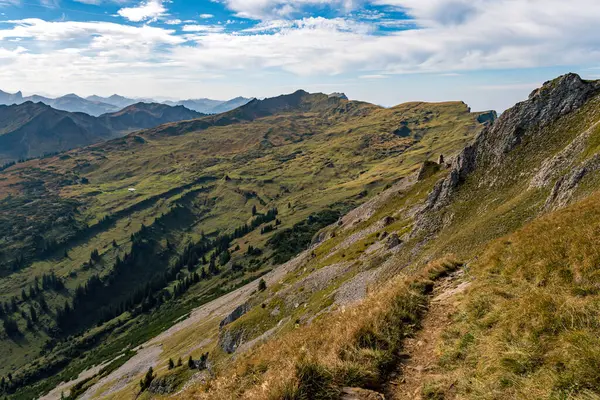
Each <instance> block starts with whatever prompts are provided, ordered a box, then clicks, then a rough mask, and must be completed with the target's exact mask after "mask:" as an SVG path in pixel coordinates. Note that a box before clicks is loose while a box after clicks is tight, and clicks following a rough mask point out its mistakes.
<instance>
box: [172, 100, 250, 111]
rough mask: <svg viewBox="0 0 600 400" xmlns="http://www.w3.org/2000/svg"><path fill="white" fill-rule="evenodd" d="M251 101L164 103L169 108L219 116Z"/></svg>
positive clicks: (183, 101)
mask: <svg viewBox="0 0 600 400" xmlns="http://www.w3.org/2000/svg"><path fill="white" fill-rule="evenodd" d="M251 100H252V99H248V98H245V97H236V98H233V99H231V100H227V101H222V100H213V99H190V100H181V101H166V102H165V104H168V105H170V106H184V107H185V108H189V109H190V110H194V111H197V112H200V113H203V114H221V113H224V112H227V111H231V110H233V109H235V108H238V107H241V106H243V105H245V104H247V103H248V102H249V101H251Z"/></svg>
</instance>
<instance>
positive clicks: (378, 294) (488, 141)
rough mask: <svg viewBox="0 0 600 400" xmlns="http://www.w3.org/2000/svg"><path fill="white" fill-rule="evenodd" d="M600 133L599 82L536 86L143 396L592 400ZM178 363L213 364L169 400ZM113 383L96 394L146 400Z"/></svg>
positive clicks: (164, 372)
mask: <svg viewBox="0 0 600 400" xmlns="http://www.w3.org/2000/svg"><path fill="white" fill-rule="evenodd" d="M599 124H600V82H593V81H583V80H581V78H580V77H579V76H577V75H573V74H570V75H565V76H562V77H560V78H558V79H556V80H554V81H550V82H547V83H546V84H545V85H544V86H543V87H542V88H540V89H539V90H536V91H534V92H533V93H532V94H531V96H530V97H529V99H528V100H526V101H524V102H522V103H519V104H517V105H516V106H515V107H513V108H511V109H509V110H508V111H506V112H505V113H503V114H502V116H501V117H500V118H499V119H498V120H497V121H496V122H495V123H494V124H491V125H489V126H487V127H486V128H484V129H483V130H482V132H481V133H480V134H479V135H477V137H476V138H475V140H474V141H473V142H472V143H471V144H470V145H468V146H467V147H465V148H464V150H463V151H462V152H460V154H458V155H457V156H456V157H455V158H453V159H452V162H451V163H450V164H447V163H445V162H444V163H442V164H436V163H434V162H429V163H426V164H425V165H424V167H423V168H422V169H421V170H420V171H419V172H418V174H417V173H415V174H414V175H412V176H411V177H410V178H408V179H405V180H403V181H400V182H398V183H397V184H396V185H394V186H392V187H391V188H389V189H388V190H386V191H384V192H383V193H382V194H380V195H378V196H376V197H374V198H373V199H372V200H370V201H369V202H367V203H365V204H363V205H362V206H360V207H358V208H356V209H354V210H352V211H351V212H349V213H348V214H346V215H345V216H344V217H342V218H341V219H340V220H339V221H337V222H336V223H335V224H331V225H330V226H328V227H327V228H325V229H323V230H322V231H321V232H320V233H319V234H318V235H317V236H316V237H315V239H314V240H313V242H312V246H311V247H310V248H309V249H308V250H307V251H305V252H304V253H302V254H301V255H300V256H298V257H297V258H296V259H295V260H293V261H292V262H290V263H288V264H284V265H283V266H281V267H280V268H279V269H277V270H276V271H275V272H274V274H275V275H274V276H266V277H265V281H266V283H267V284H266V288H265V286H264V285H262V287H261V288H260V289H262V290H257V289H258V288H259V282H258V281H255V282H253V283H251V284H250V285H249V286H248V289H246V290H248V291H251V290H252V288H254V290H255V291H254V292H251V293H249V294H247V295H246V296H243V295H242V292H241V291H240V292H239V294H238V297H237V298H232V299H230V301H229V303H228V304H227V307H222V308H221V309H219V311H220V312H218V313H215V314H213V315H214V318H213V319H210V318H206V319H203V320H201V321H200V320H198V321H196V322H195V323H193V324H188V325H184V324H183V323H182V324H180V325H179V326H178V327H177V329H171V334H170V335H168V336H165V335H163V336H160V337H158V338H157V340H156V341H150V342H148V343H147V344H146V345H148V346H152V345H153V346H158V345H159V344H160V349H161V352H157V353H158V355H156V354H157V353H155V356H154V358H153V359H152V358H151V359H150V360H148V361H147V362H146V364H143V365H144V367H145V368H147V367H148V366H152V367H153V368H154V373H155V377H154V379H152V382H151V384H150V385H149V386H148V387H147V388H146V389H145V390H144V391H143V392H142V393H141V397H142V398H154V397H156V396H157V394H158V393H164V391H167V392H168V393H171V394H172V395H171V396H170V398H178V399H181V398H183V399H188V398H189V399H191V398H193V399H204V398H206V399H230V398H246V399H273V398H278V399H279V398H286V399H305V398H326V399H328V398H331V399H334V398H358V399H368V398H381V394H385V398H391V399H415V398H417V399H546V398H548V399H554V398H565V399H567V398H568V399H593V398H598V396H599V395H600V385H599V383H598V382H600V380H599V376H598V371H599V370H598V368H597V365H598V362H599V361H600V356H599V353H598V351H597V348H598V346H597V341H598V339H597V338H598V337H599V333H600V331H599V327H598V324H597V320H598V316H599V314H600V308H599V306H598V305H599V304H600V303H599V302H598V299H599V297H598V296H599V293H598V287H597V279H596V277H597V274H598V262H599V260H600V254H599V253H598V251H597V248H598V239H597V234H596V233H597V231H598V229H599V226H598V223H597V218H596V215H597V214H598V213H599V212H600V208H599V206H598V196H599V195H600V192H599V189H600V187H599V185H600V181H599V180H598V174H597V171H598V165H599V164H598V158H599V156H598V154H597V153H598V151H599V149H598V145H597V143H598V139H599V137H600V136H599V135H600V131H599V130H598V125H599ZM241 290H242V289H241ZM212 304H213V303H211V304H208V305H206V306H205V307H204V308H202V307H201V308H199V309H198V310H196V312H195V314H192V317H191V319H194V315H201V314H202V313H203V311H204V310H205V309H206V310H209V309H211V307H213V309H214V306H213V305H212ZM236 307H237V308H236ZM234 310H235V311H234ZM232 311H233V312H232ZM221 321H222V322H221ZM192 335H193V337H194V338H195V339H194V340H190V339H187V338H189V337H190V336H192ZM197 343H200V344H197ZM195 346H200V348H198V347H195ZM188 354H191V355H192V357H193V358H194V359H203V358H206V359H207V360H208V363H206V364H205V365H200V371H199V372H195V374H194V375H192V376H191V382H188V383H187V384H185V386H183V389H182V392H178V393H177V394H173V393H176V391H177V390H179V389H175V390H173V391H169V387H170V386H169V385H170V383H171V382H179V381H187V380H188V379H190V375H191V374H192V373H193V372H192V373H191V372H189V369H188V368H186V367H183V368H177V367H175V368H174V369H172V370H169V369H168V368H167V364H168V359H169V358H172V359H177V357H179V356H181V355H183V356H187V355H188ZM205 354H207V356H204V355H205ZM231 354H233V355H234V356H233V357H232V356H231ZM138 362H139V360H138ZM138 365H139V364H138ZM130 366H131V365H128V364H125V365H124V366H123V368H122V369H121V370H122V371H126V370H128V367H130ZM142 372H143V370H140V374H141V373H142ZM118 378H119V374H112V375H111V376H109V377H108V378H107V379H104V380H103V381H102V385H99V386H96V387H93V388H92V389H91V390H90V392H89V393H90V394H93V395H100V394H102V393H107V392H103V390H115V393H118V395H117V396H121V398H129V397H131V396H132V395H135V396H137V395H138V393H140V389H139V387H134V386H135V385H133V384H130V386H126V387H123V386H120V387H118V388H117V386H115V382H116V380H117V379H118ZM121 378H122V376H121ZM111 379H112V381H111ZM132 383H136V382H135V381H134V382H132ZM179 387H181V386H179Z"/></svg>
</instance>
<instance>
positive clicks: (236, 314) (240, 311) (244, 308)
mask: <svg viewBox="0 0 600 400" xmlns="http://www.w3.org/2000/svg"><path fill="white" fill-rule="evenodd" d="M250 308H251V307H250V304H248V303H244V304H242V305H241V306H238V307H237V308H236V309H235V310H233V311H232V312H231V314H229V315H228V316H226V317H225V318H224V319H223V320H222V321H221V322H220V323H219V329H223V327H224V326H225V325H229V324H230V323H232V322H233V321H236V320H238V319H240V318H241V317H242V316H243V315H244V314H246V313H247V312H248V311H250Z"/></svg>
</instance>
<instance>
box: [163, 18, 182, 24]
mask: <svg viewBox="0 0 600 400" xmlns="http://www.w3.org/2000/svg"><path fill="white" fill-rule="evenodd" d="M182 23H183V21H182V20H180V19H168V20H166V21H165V24H167V25H181V24H182Z"/></svg>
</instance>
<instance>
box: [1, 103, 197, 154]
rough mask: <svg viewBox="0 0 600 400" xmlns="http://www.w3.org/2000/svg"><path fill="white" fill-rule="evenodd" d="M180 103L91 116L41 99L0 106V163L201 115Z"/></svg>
mask: <svg viewBox="0 0 600 400" xmlns="http://www.w3.org/2000/svg"><path fill="white" fill-rule="evenodd" d="M202 116H203V114H200V113H197V112H195V111H191V110H188V109H186V108H184V107H182V106H179V107H170V106H167V105H163V104H146V103H138V104H134V105H132V106H129V107H126V108H124V109H123V110H121V111H118V112H116V113H111V114H103V115H101V116H100V117H93V116H90V115H87V114H84V113H70V112H67V111H60V110H56V109H54V108H52V107H50V106H48V105H46V104H44V103H32V102H29V101H28V102H26V103H22V104H19V105H12V106H0V165H4V164H7V163H11V162H14V161H16V160H20V159H28V158H32V157H40V156H43V155H45V154H52V153H58V152H61V151H65V150H70V149H73V148H76V147H82V146H87V145H89V144H93V143H98V142H102V141H105V140H107V139H111V138H115V137H120V136H124V135H125V134H126V133H128V132H131V131H134V130H139V129H146V128H152V127H156V126H158V125H161V124H166V123H170V122H174V121H182V120H188V119H194V118H199V117H202Z"/></svg>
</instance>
